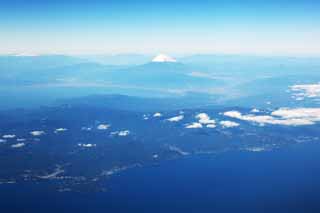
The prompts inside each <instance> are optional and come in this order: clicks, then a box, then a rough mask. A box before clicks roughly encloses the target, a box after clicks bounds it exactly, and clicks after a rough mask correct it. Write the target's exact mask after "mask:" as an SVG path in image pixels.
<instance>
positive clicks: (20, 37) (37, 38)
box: [0, 0, 320, 55]
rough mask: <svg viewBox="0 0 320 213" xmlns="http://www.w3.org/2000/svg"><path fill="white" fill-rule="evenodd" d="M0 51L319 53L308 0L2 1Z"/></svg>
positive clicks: (319, 5)
mask: <svg viewBox="0 0 320 213" xmlns="http://www.w3.org/2000/svg"><path fill="white" fill-rule="evenodd" d="M0 4H1V5H0V26H1V33H0V54H6V53H29V54H41V53H42V54H43V53H60V54H61V53H62V54H91V53H92V54H99V53H157V52H165V53H179V54H192V53H245V54H247V53H250V54H276V55H283V54H290V55H292V54H293V55H320V39H319V38H320V13H319V11H320V2H319V1H311V0H299V1H298V0H291V1H289V0H269V1H266V0H264V1H262V0H255V1H253V0H233V1H231V0H220V1H218V0H211V1H209V0H206V1H203V0H202V1H201V0H198V1H196V0H194V1H186V0H185V1H182V0H179V1H174V0H172V1H169V0H161V1H151V0H148V1H147V0H140V1H138V0H114V1H113V0H104V1H103V0H100V1H99V0H92V1H83V0H78V1H76V0H70V1H66V0H51V1H44V0H29V1H22V0H10V1H9V0H2V1H1V3H0Z"/></svg>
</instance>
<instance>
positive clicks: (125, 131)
mask: <svg viewBox="0 0 320 213" xmlns="http://www.w3.org/2000/svg"><path fill="white" fill-rule="evenodd" d="M129 134H130V131H129V130H123V131H119V133H118V135H119V136H122V137H123V136H127V135H129Z"/></svg>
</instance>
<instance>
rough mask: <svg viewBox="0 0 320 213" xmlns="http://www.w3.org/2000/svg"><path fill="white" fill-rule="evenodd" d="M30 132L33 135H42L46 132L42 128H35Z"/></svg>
mask: <svg viewBox="0 0 320 213" xmlns="http://www.w3.org/2000/svg"><path fill="white" fill-rule="evenodd" d="M30 134H31V135H32V136H41V135H44V134H45V132H44V131H41V130H35V131H31V132H30Z"/></svg>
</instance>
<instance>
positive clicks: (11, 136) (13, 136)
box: [2, 134, 16, 139]
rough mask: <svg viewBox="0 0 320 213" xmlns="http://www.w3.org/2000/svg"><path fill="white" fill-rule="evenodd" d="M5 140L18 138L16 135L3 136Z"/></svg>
mask: <svg viewBox="0 0 320 213" xmlns="http://www.w3.org/2000/svg"><path fill="white" fill-rule="evenodd" d="M2 137H3V138H6V139H9V138H15V137H16V135H13V134H12V135H3V136H2Z"/></svg>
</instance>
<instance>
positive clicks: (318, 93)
mask: <svg viewBox="0 0 320 213" xmlns="http://www.w3.org/2000/svg"><path fill="white" fill-rule="evenodd" d="M290 90H291V91H292V92H293V96H292V97H293V98H295V99H296V100H297V101H300V100H303V99H304V98H318V97H320V83H318V84H298V85H293V86H291V87H290Z"/></svg>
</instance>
